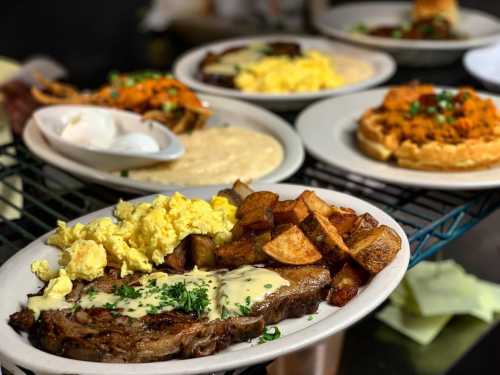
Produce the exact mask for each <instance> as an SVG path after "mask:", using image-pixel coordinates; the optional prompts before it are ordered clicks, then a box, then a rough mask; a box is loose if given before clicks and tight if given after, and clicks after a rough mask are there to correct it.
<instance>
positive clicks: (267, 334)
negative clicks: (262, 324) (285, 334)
mask: <svg viewBox="0 0 500 375" xmlns="http://www.w3.org/2000/svg"><path fill="white" fill-rule="evenodd" d="M272 329H273V331H271V330H272ZM280 337H281V332H280V330H279V328H278V327H276V326H275V327H269V328H268V327H266V328H264V333H263V334H262V336H260V337H259V344H263V343H265V342H268V341H273V340H276V339H279V338H280Z"/></svg>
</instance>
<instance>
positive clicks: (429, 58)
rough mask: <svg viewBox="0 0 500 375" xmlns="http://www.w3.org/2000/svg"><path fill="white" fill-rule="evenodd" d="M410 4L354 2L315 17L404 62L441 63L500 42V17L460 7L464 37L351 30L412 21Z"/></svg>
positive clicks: (338, 33) (338, 34) (325, 29)
mask: <svg viewBox="0 0 500 375" xmlns="http://www.w3.org/2000/svg"><path fill="white" fill-rule="evenodd" d="M411 7H412V4H411V3H409V2H408V3H401V2H369V3H368V2H366V3H363V2H354V3H352V4H345V5H339V6H336V7H333V8H331V9H330V10H328V11H327V12H325V13H323V14H322V15H320V16H319V17H318V18H317V19H315V20H314V23H315V25H316V27H317V28H318V29H319V30H320V31H321V32H322V33H324V34H326V35H329V36H333V37H335V38H339V39H341V40H344V41H348V42H350V43H354V44H357V45H361V46H365V47H370V48H377V49H379V50H382V51H385V52H388V53H390V54H391V55H392V56H393V57H394V58H395V59H396V61H397V62H398V63H399V64H401V65H407V66H438V65H445V64H448V63H451V62H453V61H455V60H457V59H458V58H459V57H460V56H461V54H462V53H463V52H464V51H465V50H467V49H470V48H477V47H481V46H485V45H488V44H492V43H495V42H497V41H500V20H499V19H498V18H496V17H494V16H492V15H489V14H486V13H483V12H480V11H476V10H471V9H466V8H461V9H460V20H459V22H458V26H457V31H458V32H460V33H463V34H465V35H467V36H468V37H467V38H466V39H462V40H449V41H448V40H444V41H439V40H404V39H392V38H382V37H376V36H370V35H364V34H359V33H354V32H352V29H353V27H354V26H356V25H358V24H360V23H362V24H364V25H366V26H367V27H374V26H380V25H398V24H401V23H403V22H408V21H409V20H410V11H411Z"/></svg>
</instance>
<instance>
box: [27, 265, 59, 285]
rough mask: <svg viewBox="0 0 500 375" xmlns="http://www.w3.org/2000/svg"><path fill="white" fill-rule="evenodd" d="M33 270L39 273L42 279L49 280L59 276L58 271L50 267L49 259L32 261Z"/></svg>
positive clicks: (36, 273)
mask: <svg viewBox="0 0 500 375" xmlns="http://www.w3.org/2000/svg"><path fill="white" fill-rule="evenodd" d="M31 272H33V273H34V274H35V275H37V276H38V278H39V279H40V280H42V281H49V280H50V279H53V278H54V277H56V276H57V272H56V271H54V270H51V269H50V267H49V262H48V261H47V260H35V261H34V262H33V263H31Z"/></svg>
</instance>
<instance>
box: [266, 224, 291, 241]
mask: <svg viewBox="0 0 500 375" xmlns="http://www.w3.org/2000/svg"><path fill="white" fill-rule="evenodd" d="M291 227H293V224H291V223H286V224H280V225H277V226H275V227H274V228H273V230H272V231H271V235H272V238H275V237H278V236H279V235H280V234H281V233H283V232H285V231H287V230H288V229H290V228H291Z"/></svg>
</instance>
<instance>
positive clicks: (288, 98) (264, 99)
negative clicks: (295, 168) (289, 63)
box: [174, 34, 395, 111]
mask: <svg viewBox="0 0 500 375" xmlns="http://www.w3.org/2000/svg"><path fill="white" fill-rule="evenodd" d="M272 41H291V42H296V43H298V44H300V45H301V47H302V48H303V49H304V50H308V49H316V50H319V51H321V52H324V53H327V54H338V55H346V56H349V57H355V58H359V59H361V60H363V61H365V62H368V63H370V64H371V65H372V66H373V68H374V70H375V71H374V74H373V76H372V77H370V78H368V79H366V80H364V81H361V82H358V83H355V84H351V85H346V86H342V87H338V88H336V89H331V90H321V91H316V92H310V93H291V94H261V93H246V92H242V91H239V90H235V89H229V88H223V87H218V86H215V85H210V84H207V83H204V82H202V81H200V80H198V79H197V78H196V74H197V71H198V64H199V63H200V61H201V60H202V59H203V57H204V56H205V55H206V53H207V52H221V51H223V50H225V49H227V48H230V47H235V46H242V45H247V44H251V43H256V42H261V43H262V42H264V43H265V42H272ZM394 72H395V63H394V60H393V59H392V58H391V57H390V56H389V55H387V54H385V53H381V52H375V51H370V50H367V49H362V48H359V47H353V46H349V45H347V44H343V43H339V42H335V41H332V40H329V39H325V38H318V37H314V38H313V37H301V36H297V35H286V34H285V35H269V36H260V37H251V38H237V39H230V40H226V41H222V42H217V43H212V44H208V45H206V46H203V47H200V48H196V49H194V50H192V51H189V52H187V53H186V54H184V55H183V56H181V57H180V58H179V59H178V60H177V61H176V63H175V66H174V75H175V77H176V78H177V79H178V80H180V81H181V82H183V83H185V84H186V85H188V86H189V87H191V88H192V89H194V90H196V91H201V92H206V93H210V94H214V95H221V96H226V97H232V98H238V99H243V100H247V101H250V102H252V103H255V104H259V105H261V106H263V107H266V108H270V109H273V110H278V111H289V110H297V109H300V108H303V107H304V106H306V105H307V104H309V103H311V102H313V101H315V100H318V99H322V98H326V97H328V96H332V95H343V94H346V93H350V92H354V91H358V90H362V89H365V88H368V87H372V86H376V85H378V84H380V83H382V82H384V81H386V80H387V79H389V78H390V77H391V76H392V75H393V74H394Z"/></svg>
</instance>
